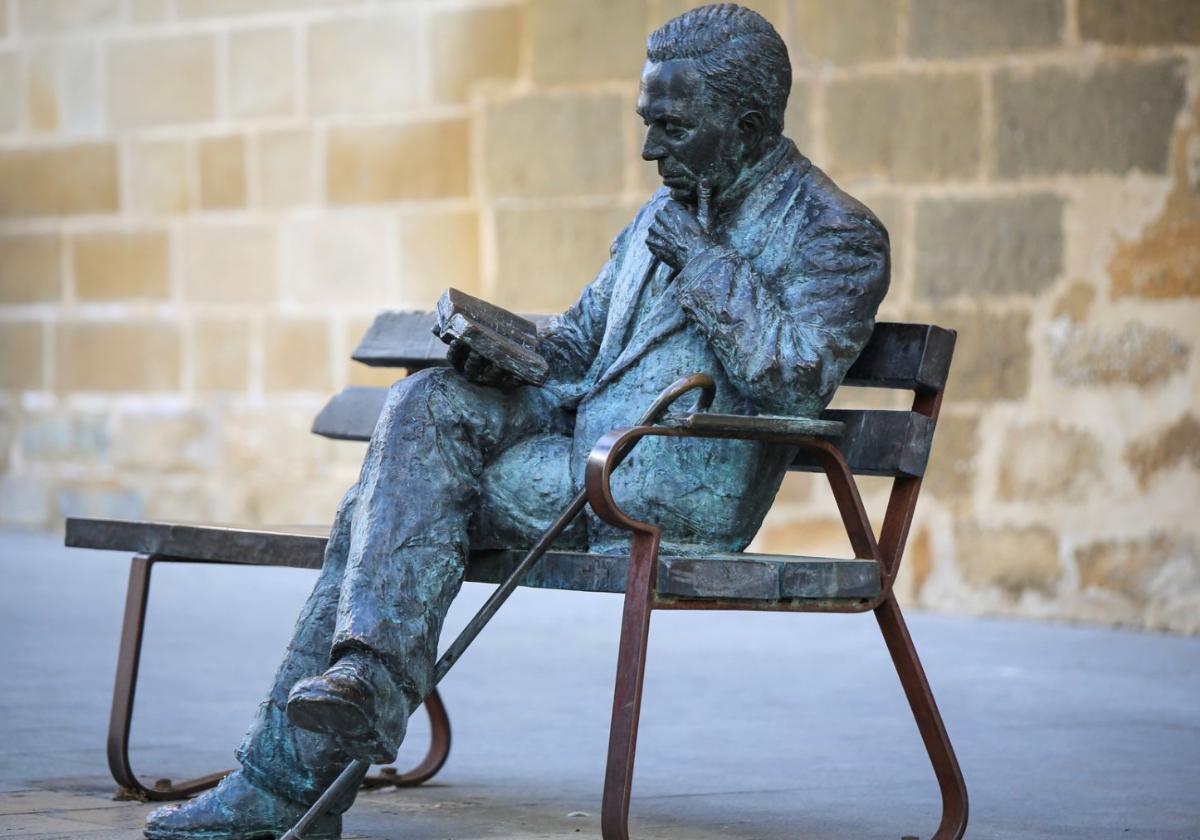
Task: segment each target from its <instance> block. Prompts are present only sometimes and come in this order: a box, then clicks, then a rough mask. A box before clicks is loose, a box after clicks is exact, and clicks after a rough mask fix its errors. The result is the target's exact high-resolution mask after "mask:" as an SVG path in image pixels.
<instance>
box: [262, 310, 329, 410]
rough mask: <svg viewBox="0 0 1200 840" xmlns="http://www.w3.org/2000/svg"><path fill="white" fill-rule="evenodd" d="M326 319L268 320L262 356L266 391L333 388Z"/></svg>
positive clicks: (326, 390)
mask: <svg viewBox="0 0 1200 840" xmlns="http://www.w3.org/2000/svg"><path fill="white" fill-rule="evenodd" d="M332 337H333V336H332V331H331V330H330V325H329V322H328V321H326V320H324V319H315V318H303V319H301V318H291V319H285V318H273V319H271V320H269V321H267V325H266V343H265V348H264V358H263V368H264V370H263V375H264V382H265V385H266V388H267V390H268V391H320V392H321V393H323V394H328V393H329V392H330V391H332V390H333V364H332V359H333V353H332V349H331V345H330V342H331V341H332Z"/></svg>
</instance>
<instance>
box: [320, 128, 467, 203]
mask: <svg viewBox="0 0 1200 840" xmlns="http://www.w3.org/2000/svg"><path fill="white" fill-rule="evenodd" d="M469 169H470V157H469V154H468V138H467V121H466V120H462V119H442V120H431V121H428V122H413V123H404V124H401V125H371V126H347V127H343V128H335V129H332V130H331V131H330V133H329V140H328V148H327V151H326V159H325V195H326V197H327V199H328V200H329V201H330V202H331V203H333V204H364V203H375V202H387V201H403V200H406V199H430V198H456V197H460V196H465V195H467V194H468V193H469V192H470V171H469Z"/></svg>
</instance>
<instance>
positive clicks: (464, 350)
mask: <svg viewBox="0 0 1200 840" xmlns="http://www.w3.org/2000/svg"><path fill="white" fill-rule="evenodd" d="M446 358H447V359H448V360H449V362H450V364H451V365H453V366H454V369H455V370H457V371H458V372H459V373H461V374H462V375H463V376H465V377H466V378H467V379H468V380H469V381H471V382H474V383H475V384H476V385H486V386H488V387H490V388H499V389H501V390H502V391H510V390H512V389H513V388H515V387H517V385H519V384H521V383H520V382H519V381H518V380H517V378H516V377H514V376H513V375H512V374H511V373H509V372H508V371H506V370H504V368H501V367H499V366H497V365H495V364H493V363H492V361H491V360H490V359H488V358H486V357H484V356H481V355H479V354H478V353H476V352H475V351H474V350H472V349H471V348H470V347H468V346H467V344H466V342H464V341H462V340H461V339H457V338H456V339H454V341H452V342H450V349H449V350H447V351H446Z"/></svg>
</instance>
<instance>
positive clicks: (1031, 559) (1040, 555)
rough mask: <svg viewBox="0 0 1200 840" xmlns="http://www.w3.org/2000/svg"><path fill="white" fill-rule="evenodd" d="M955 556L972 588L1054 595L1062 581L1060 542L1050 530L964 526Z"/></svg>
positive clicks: (957, 537) (959, 527) (956, 534)
mask: <svg viewBox="0 0 1200 840" xmlns="http://www.w3.org/2000/svg"><path fill="white" fill-rule="evenodd" d="M954 542H955V555H956V558H957V561H958V565H959V568H961V569H962V573H963V577H964V578H965V579H966V581H967V583H969V584H970V585H972V586H994V587H997V588H999V589H1000V590H1002V591H1003V592H1005V593H1006V594H1008V595H1009V596H1012V597H1016V596H1017V595H1020V594H1021V592H1023V591H1024V590H1032V591H1035V592H1041V593H1042V594H1046V595H1049V594H1052V593H1053V592H1054V589H1055V587H1057V585H1058V582H1059V580H1060V579H1061V578H1062V566H1061V564H1060V562H1059V559H1058V538H1057V537H1056V536H1055V535H1054V533H1053V532H1052V531H1050V530H1049V529H1046V528H1040V527H1034V528H984V527H980V526H978V525H973V524H970V523H960V524H959V525H957V526H956V527H955V529H954Z"/></svg>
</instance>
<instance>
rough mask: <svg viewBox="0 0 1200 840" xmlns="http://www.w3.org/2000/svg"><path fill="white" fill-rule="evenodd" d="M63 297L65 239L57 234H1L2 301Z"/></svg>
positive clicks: (0, 291)
mask: <svg viewBox="0 0 1200 840" xmlns="http://www.w3.org/2000/svg"><path fill="white" fill-rule="evenodd" d="M61 297H62V240H61V239H60V238H59V237H58V235H57V234H50V233H36V234H13V235H10V236H0V304H14V303H17V304H19V303H43V302H47V301H56V300H58V299H59V298H61Z"/></svg>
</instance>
